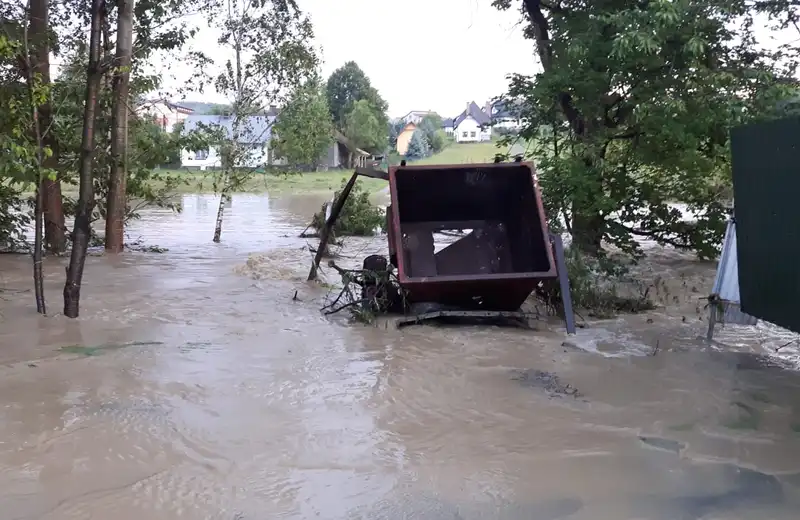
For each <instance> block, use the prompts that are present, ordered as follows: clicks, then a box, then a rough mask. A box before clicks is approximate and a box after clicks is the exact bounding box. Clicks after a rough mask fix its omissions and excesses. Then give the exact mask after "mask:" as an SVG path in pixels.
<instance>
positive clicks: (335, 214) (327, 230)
mask: <svg viewBox="0 0 800 520" xmlns="http://www.w3.org/2000/svg"><path fill="white" fill-rule="evenodd" d="M357 178H358V172H355V173H353V176H352V177H350V180H349V181H347V184H346V185H345V186H344V189H343V190H342V193H340V194H339V198H338V199H336V201H335V202H334V203H333V208H332V209H331V216H330V217H328V220H326V221H325V227H324V228H323V229H322V231H321V232H320V235H319V247H317V254H316V255H314V263H312V264H311V270H310V271H309V272H308V281H311V280H316V279H317V269H318V268H319V263H320V262H321V261H322V255H323V253H324V252H325V250H326V248H327V247H328V237H330V234H331V229H333V225H334V224H335V223H336V220H337V219H338V218H339V213H341V212H342V208H343V207H344V202H345V201H346V200H347V197H349V196H350V192H351V191H352V190H353V186H354V185H355V183H356V179H357Z"/></svg>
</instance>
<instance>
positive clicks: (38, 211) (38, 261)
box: [23, 2, 47, 314]
mask: <svg viewBox="0 0 800 520" xmlns="http://www.w3.org/2000/svg"><path fill="white" fill-rule="evenodd" d="M28 14H29V16H30V18H31V24H30V25H31V26H33V25H34V22H33V17H34V12H33V10H32V5H31V2H28ZM31 33H33V31H28V29H27V28H26V29H25V36H24V38H23V40H24V41H23V43H24V45H25V59H26V60H27V63H26V66H25V80H26V83H27V86H28V101H29V103H30V109H31V120H32V121H33V136H34V139H35V140H36V204H35V206H34V211H33V215H34V220H35V226H34V229H35V231H34V239H33V287H34V292H35V294H36V311H37V312H38V313H39V314H47V304H46V303H45V298H44V273H43V272H42V249H43V227H44V215H43V209H44V208H43V204H44V200H43V199H44V193H43V192H42V164H43V162H44V146H45V145H44V142H43V141H42V128H41V123H40V121H39V115H40V112H39V105H38V100H37V99H36V88H37V86H38V85H37V84H36V76H35V75H34V69H33V65H32V63H31V61H32V60H31V52H30V51H31V49H30V46H29V45H28V42H29V38H30V37H31ZM34 34H35V33H34Z"/></svg>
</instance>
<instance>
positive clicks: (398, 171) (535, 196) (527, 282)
mask: <svg viewBox="0 0 800 520" xmlns="http://www.w3.org/2000/svg"><path fill="white" fill-rule="evenodd" d="M389 185H390V193H391V204H390V206H389V207H388V208H387V234H388V240H389V254H390V261H391V262H392V264H394V265H395V266H396V267H397V272H398V280H399V282H400V285H401V286H402V287H403V288H404V289H405V290H406V292H407V297H408V299H409V300H410V301H411V302H417V303H436V304H441V305H447V306H454V307H458V308H461V309H474V310H495V311H513V310H517V309H519V308H520V306H521V305H522V303H523V302H524V301H525V299H526V298H527V297H528V296H529V295H530V294H531V293H532V292H533V291H534V290H535V288H536V287H537V285H538V284H539V283H540V282H541V281H543V280H548V279H553V278H556V277H557V276H558V275H557V269H556V263H555V262H554V259H553V250H552V247H551V243H550V239H549V233H548V229H547V219H546V216H545V213H544V207H543V206H542V197H541V192H540V190H539V186H538V182H537V180H536V174H535V170H534V166H533V164H532V163H523V162H515V163H494V164H468V165H463V164H462V165H431V166H396V167H392V168H390V169H389ZM444 230H470V231H469V232H468V233H467V234H466V235H465V236H464V237H463V238H461V239H460V240H457V241H456V242H453V243H452V244H450V245H448V246H447V247H445V248H444V249H442V250H440V251H438V252H435V251H434V233H437V232H441V231H444Z"/></svg>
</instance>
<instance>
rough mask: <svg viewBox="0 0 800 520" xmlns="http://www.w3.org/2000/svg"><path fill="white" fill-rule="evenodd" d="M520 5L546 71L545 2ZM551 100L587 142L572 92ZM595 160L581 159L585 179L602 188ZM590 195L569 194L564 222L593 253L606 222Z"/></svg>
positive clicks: (588, 130) (589, 134)
mask: <svg viewBox="0 0 800 520" xmlns="http://www.w3.org/2000/svg"><path fill="white" fill-rule="evenodd" d="M523 6H524V8H525V12H526V13H527V14H528V19H529V20H530V22H531V28H532V29H533V36H534V39H535V41H536V52H537V54H538V55H539V60H540V62H541V64H542V69H544V71H545V72H550V71H552V70H553V69H554V64H553V60H554V55H553V52H554V50H553V42H552V41H551V40H550V24H549V23H548V20H547V17H546V16H545V15H544V12H543V11H542V8H543V7H546V6H547V4H546V3H543V2H542V0H523ZM555 101H556V102H557V104H558V107H559V110H560V111H561V113H562V114H564V117H565V118H566V120H567V122H568V123H569V126H570V129H571V130H572V132H573V134H574V135H575V136H576V138H577V139H578V140H581V141H583V142H587V143H591V142H592V139H593V137H594V135H593V126H592V124H591V122H590V121H587V118H586V117H585V116H584V114H582V113H581V112H580V111H579V110H578V109H577V108H576V107H575V105H574V104H573V101H572V96H571V95H570V94H569V93H568V92H566V91H564V92H559V93H558V95H557V96H556V100H555ZM554 131H555V130H554ZM597 160H602V156H598V157H587V158H586V159H584V164H585V165H586V175H587V181H588V182H589V183H590V184H593V183H596V185H597V187H598V189H600V190H602V182H600V179H599V178H595V177H594V176H595V175H596V174H597V168H596V161H597ZM593 198H594V196H592V195H588V196H586V195H582V196H578V197H577V198H573V200H572V201H571V206H572V222H571V223H569V222H568V225H570V226H571V230H572V238H573V240H574V243H575V245H576V246H578V247H579V248H580V249H581V250H582V251H584V252H586V253H589V254H591V255H597V254H599V253H600V250H601V246H602V244H601V242H602V239H603V235H604V234H605V225H606V222H605V218H604V217H603V215H602V214H601V213H600V212H599V211H598V210H597V209H596V208H595V207H594V201H593Z"/></svg>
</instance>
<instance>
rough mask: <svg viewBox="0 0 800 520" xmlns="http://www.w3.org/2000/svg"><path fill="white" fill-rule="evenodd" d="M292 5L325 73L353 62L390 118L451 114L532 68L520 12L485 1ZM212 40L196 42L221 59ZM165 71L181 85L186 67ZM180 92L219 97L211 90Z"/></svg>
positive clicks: (317, 0)
mask: <svg viewBox="0 0 800 520" xmlns="http://www.w3.org/2000/svg"><path fill="white" fill-rule="evenodd" d="M298 3H299V4H300V5H301V7H302V8H303V10H304V11H305V12H306V13H308V14H309V15H310V16H311V18H312V22H313V24H314V30H315V33H316V44H317V45H318V46H320V47H321V48H322V58H323V60H324V64H323V69H322V72H323V74H324V76H325V77H328V76H329V75H330V74H331V72H333V71H334V70H335V69H336V68H338V67H340V66H342V65H343V64H344V63H345V62H347V61H350V60H352V61H355V62H356V63H358V65H359V66H360V67H361V68H362V69H363V70H364V72H365V73H366V74H367V76H369V78H370V80H371V81H372V84H373V86H375V87H376V88H377V89H378V90H379V91H380V93H381V95H382V96H383V98H384V99H386V101H387V102H388V103H389V115H390V116H393V117H397V116H401V115H403V114H405V113H406V112H408V111H410V110H435V111H437V112H439V113H440V114H441V115H443V116H445V117H453V116H456V115H458V113H460V112H461V111H462V110H463V109H464V108H463V107H464V105H465V104H466V103H467V102H468V101H475V102H476V103H478V104H483V103H484V102H485V101H487V100H488V99H490V98H492V97H494V96H497V95H499V94H502V93H503V92H504V91H505V90H506V87H507V86H508V81H507V80H506V75H507V74H509V73H512V72H518V73H525V74H533V73H534V72H535V71H536V67H537V65H536V62H535V59H534V47H533V42H532V41H529V40H525V39H524V38H523V37H522V27H521V26H520V25H519V20H520V18H519V16H518V14H517V13H509V12H506V13H502V12H499V11H497V10H496V9H494V8H492V7H491V0H404V1H398V0H298ZM215 40H216V39H215V38H214V36H213V35H212V34H210V33H209V32H208V30H204V31H203V33H202V36H201V37H200V38H197V39H196V40H195V42H194V46H195V47H196V48H198V49H200V50H203V51H204V52H206V53H207V54H209V55H210V56H213V57H215V58H216V59H218V60H219V62H220V63H221V62H223V61H224V54H223V53H221V51H220V50H219V49H218V46H217V44H216V41H215ZM169 61H173V60H169ZM184 68H185V67H184ZM162 72H165V70H162ZM170 75H172V76H174V78H173V79H167V80H166V81H165V85H164V86H165V88H166V89H167V90H175V89H177V88H178V87H179V86H180V85H182V84H184V83H185V80H186V75H187V71H185V70H181V67H180V66H179V65H178V66H175V65H173V66H172V67H171V73H170V74H166V76H167V77H169V76H170ZM186 97H187V99H191V100H193V101H210V102H224V101H225V100H224V98H221V97H220V96H218V95H216V94H215V93H214V91H213V88H206V89H205V92H204V94H202V95H200V94H191V95H187V96H186Z"/></svg>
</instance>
